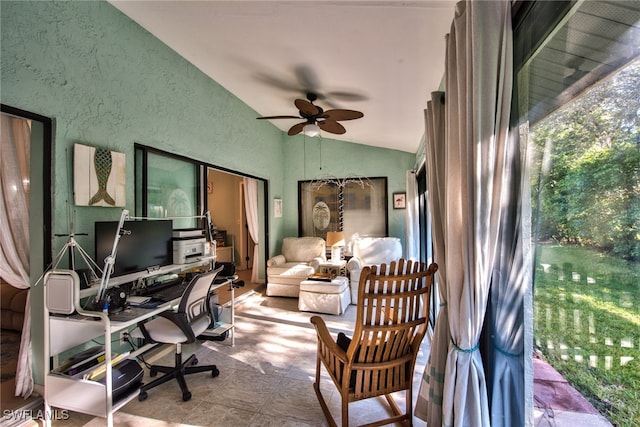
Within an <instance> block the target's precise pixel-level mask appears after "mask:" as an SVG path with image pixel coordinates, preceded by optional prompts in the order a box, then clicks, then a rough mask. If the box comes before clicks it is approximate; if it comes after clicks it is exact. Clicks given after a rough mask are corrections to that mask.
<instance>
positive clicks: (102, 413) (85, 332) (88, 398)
mask: <svg viewBox="0 0 640 427" xmlns="http://www.w3.org/2000/svg"><path fill="white" fill-rule="evenodd" d="M185 267H186V268H185ZM189 267H194V265H186V266H185V265H178V266H174V268H175V269H176V270H182V269H188V268H189ZM166 273H167V269H163V270H162V271H161V272H160V273H159V274H166ZM152 276H153V273H141V274H140V275H139V276H138V277H134V278H133V280H138V279H144V278H149V277H152ZM116 283H118V284H120V283H121V282H119V281H116ZM122 283H124V282H122ZM110 285H111V283H110ZM229 285H230V280H228V281H225V282H221V283H216V284H214V285H212V288H211V289H212V290H213V289H216V288H218V287H220V286H229ZM44 286H45V293H46V292H47V291H48V290H47V289H46V287H47V283H46V281H45V284H44ZM114 286H115V285H114ZM75 287H76V289H75V293H74V306H75V309H76V313H74V314H73V315H70V316H59V315H53V314H50V313H49V310H48V308H47V307H46V305H45V310H44V314H45V328H44V329H45V330H44V358H45V367H44V374H45V379H44V383H45V384H44V386H45V388H44V391H45V392H44V411H45V414H52V412H51V407H56V408H61V409H67V410H71V411H75V412H81V413H85V414H89V415H93V416H99V417H103V418H106V419H107V425H108V426H109V427H112V426H113V413H114V412H115V411H117V410H118V409H120V408H121V407H122V406H124V405H125V404H126V403H128V402H129V401H131V400H132V399H133V398H135V397H137V396H138V394H139V390H138V389H136V390H134V391H132V392H131V393H130V394H129V395H127V396H125V397H123V398H122V399H120V400H118V401H117V402H113V384H112V376H111V358H112V349H111V341H112V334H114V333H118V332H119V331H123V330H126V329H128V328H129V327H131V326H134V325H136V324H137V323H138V322H141V321H144V320H146V319H149V318H151V317H153V316H156V315H158V314H160V313H162V312H164V311H167V310H172V309H174V308H175V307H177V305H178V303H179V301H180V298H177V299H175V300H173V301H170V302H166V303H163V304H161V305H159V306H157V307H155V308H151V309H142V308H136V309H135V310H133V311H132V315H131V316H130V317H129V318H127V319H124V320H112V319H111V318H110V317H109V315H108V314H107V313H103V312H96V311H87V310H84V309H83V308H82V306H81V305H80V296H81V294H82V292H81V291H80V289H79V287H80V283H79V281H77V282H76V283H75ZM90 290H93V293H94V294H95V293H96V292H97V289H95V288H90ZM84 291H87V290H84ZM85 294H86V292H85ZM232 297H233V294H232ZM127 317H128V316H127ZM232 319H233V315H232ZM216 326H219V327H217V328H215V329H213V330H211V331H207V332H208V333H216V332H217V331H218V330H222V329H225V328H226V329H225V330H229V329H232V328H233V325H231V326H228V325H216ZM98 337H102V338H103V339H104V350H105V365H106V376H105V384H102V383H99V382H96V381H90V380H83V379H76V378H72V377H69V376H66V375H62V374H59V373H54V372H51V363H50V359H51V357H54V356H56V355H58V354H60V353H61V352H63V351H65V350H69V349H72V348H74V347H77V346H79V345H81V344H83V343H86V342H88V341H91V340H92V339H94V338H98ZM153 346H155V344H150V345H149V347H147V346H145V347H142V348H140V349H138V350H136V352H134V353H132V354H130V355H129V357H130V358H131V357H133V356H135V355H137V354H140V353H141V352H144V351H146V350H147V349H149V348H151V347H153ZM50 418H51V417H50V416H48V415H46V416H45V422H46V424H47V425H50V424H51V419H50Z"/></svg>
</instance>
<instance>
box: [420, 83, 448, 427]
mask: <svg viewBox="0 0 640 427" xmlns="http://www.w3.org/2000/svg"><path fill="white" fill-rule="evenodd" d="M444 102H445V98H444V92H433V93H432V94H431V101H429V102H428V103H427V109H426V110H425V127H426V133H425V141H426V142H427V143H426V147H427V163H426V167H427V182H428V188H429V191H428V197H429V205H430V206H431V214H432V224H433V229H432V241H433V252H434V261H435V262H436V263H437V264H438V272H437V273H436V285H435V287H436V288H437V294H438V298H436V299H435V303H436V305H437V306H436V307H434V308H435V310H436V311H437V315H436V322H435V326H434V332H433V336H432V339H431V352H430V353H429V359H428V361H427V365H426V367H425V371H424V374H423V375H422V382H421V384H420V390H419V392H418V400H417V402H416V409H415V411H414V412H415V415H416V416H417V417H419V418H421V419H423V420H425V421H427V424H428V425H429V426H439V425H441V424H442V392H443V389H444V374H445V367H446V359H447V357H446V356H447V353H448V348H449V319H448V316H449V312H448V310H447V305H446V293H447V291H446V283H447V280H446V272H447V260H446V253H445V243H444V242H445V241H444V235H445V228H444V227H445V224H446V221H445V219H446V211H445V205H444V202H445V191H446V188H445V181H444V178H445V177H446V172H445V168H444V165H445V162H444V158H445V152H446V150H445V147H446V145H445V132H444V128H445V121H444Z"/></svg>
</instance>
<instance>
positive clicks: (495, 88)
mask: <svg viewBox="0 0 640 427" xmlns="http://www.w3.org/2000/svg"><path fill="white" fill-rule="evenodd" d="M510 18H511V10H510V3H509V2H508V1H501V2H497V1H496V2H480V1H468V0H467V1H463V2H459V3H458V4H457V5H456V10H455V16H454V20H453V23H452V26H451V32H450V34H449V35H448V36H447V39H446V46H447V54H446V58H447V59H446V69H445V90H446V103H445V143H444V147H440V148H435V151H436V152H438V151H440V150H442V151H444V153H443V154H442V157H441V158H438V157H436V160H437V161H441V162H442V164H441V165H440V166H441V169H440V170H441V171H442V172H443V173H442V174H438V176H437V177H436V179H437V181H436V182H433V179H434V178H433V177H431V176H430V175H429V182H428V188H429V189H430V190H433V189H438V190H440V188H442V189H443V191H442V192H441V193H440V194H439V195H438V197H442V198H441V199H440V200H439V203H440V216H439V218H436V217H434V228H436V229H437V227H436V226H435V223H436V222H440V226H441V227H442V229H443V239H442V241H443V244H444V253H439V252H438V250H439V251H442V248H436V249H437V250H436V252H435V254H434V258H435V261H436V262H438V263H441V262H443V261H444V263H445V265H444V266H443V268H442V270H444V271H446V277H445V278H444V280H440V281H439V283H440V286H444V288H443V301H445V302H446V312H447V317H448V323H449V328H448V329H449V330H448V331H444V328H442V327H441V326H442V325H436V331H435V334H436V335H438V334H442V333H443V331H444V332H446V333H447V335H448V336H447V337H446V338H443V337H442V336H436V337H434V342H435V346H434V347H432V349H431V353H432V360H434V359H435V358H438V359H439V358H440V357H442V355H443V354H445V353H444V352H446V363H445V371H444V387H443V394H442V421H441V425H445V426H488V425H490V415H489V403H488V395H487V382H486V378H485V374H484V366H483V361H482V358H481V356H480V351H479V345H478V343H479V340H480V334H481V331H482V326H483V323H484V319H485V312H486V307H487V301H488V298H489V288H490V284H491V280H492V273H493V269H494V261H495V259H496V257H497V256H498V237H499V233H500V223H501V220H502V217H501V216H502V213H503V207H502V203H503V202H504V201H505V200H506V199H507V197H506V196H505V194H506V193H508V192H509V191H510V188H509V187H508V186H506V185H505V181H508V180H509V177H510V174H511V173H512V170H511V169H510V166H511V165H510V164H509V163H508V134H509V119H510V106H511V92H512V72H513V69H512V31H511V19H510ZM434 142H435V141H428V142H427V143H428V144H432V143H434ZM431 151H432V148H427V153H428V157H429V155H430V153H431ZM439 180H442V181H443V182H439ZM435 198H436V197H435V196H434V199H435ZM433 209H434V211H436V210H437V209H438V206H436V205H433ZM434 234H435V233H434ZM440 278H441V279H442V275H440ZM443 311H445V310H443ZM445 340H448V341H450V343H449V345H447V346H444V345H443V343H444V341H445ZM436 352H437V353H438V354H437V355H436V354H435V353H436ZM428 409H429V408H428ZM428 416H429V417H430V416H431V415H430V414H428ZM429 425H430V426H432V425H439V424H437V423H435V422H434V423H433V424H432V423H431V422H430V423H429Z"/></svg>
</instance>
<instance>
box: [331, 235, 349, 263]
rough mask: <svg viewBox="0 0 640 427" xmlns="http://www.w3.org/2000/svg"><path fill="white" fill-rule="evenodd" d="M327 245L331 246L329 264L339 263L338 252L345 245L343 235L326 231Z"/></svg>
mask: <svg viewBox="0 0 640 427" xmlns="http://www.w3.org/2000/svg"><path fill="white" fill-rule="evenodd" d="M327 245H328V246H331V262H332V263H338V262H340V251H341V249H342V247H343V246H344V245H345V243H344V233H343V232H342V231H328V232H327Z"/></svg>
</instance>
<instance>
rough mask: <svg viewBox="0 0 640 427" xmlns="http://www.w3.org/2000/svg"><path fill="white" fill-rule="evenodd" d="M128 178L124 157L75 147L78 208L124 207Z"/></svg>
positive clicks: (74, 174) (98, 150)
mask: <svg viewBox="0 0 640 427" xmlns="http://www.w3.org/2000/svg"><path fill="white" fill-rule="evenodd" d="M125 176H126V164H125V155H124V153H118V152H115V151H111V150H108V149H106V148H100V147H90V146H87V145H82V144H75V145H74V147H73V189H74V195H75V197H74V201H75V204H76V205H78V206H107V207H124V206H125V204H126V193H125Z"/></svg>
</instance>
